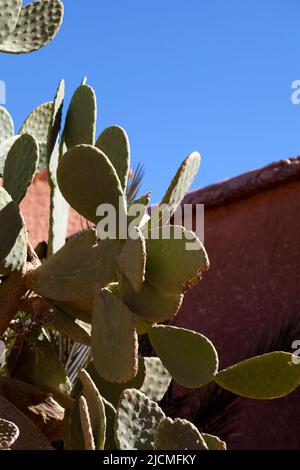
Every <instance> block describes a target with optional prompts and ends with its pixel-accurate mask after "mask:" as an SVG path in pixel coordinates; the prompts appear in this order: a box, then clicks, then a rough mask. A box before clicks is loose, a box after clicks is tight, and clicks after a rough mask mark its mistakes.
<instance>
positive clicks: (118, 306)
mask: <svg viewBox="0 0 300 470" xmlns="http://www.w3.org/2000/svg"><path fill="white" fill-rule="evenodd" d="M92 354H93V359H94V366H95V367H96V369H97V371H98V373H99V374H100V375H101V376H102V377H103V378H104V379H105V380H107V381H108V382H113V383H114V382H115V383H126V382H128V380H131V379H133V378H134V377H135V376H136V375H137V372H138V336H137V332H136V329H135V322H134V318H133V314H132V312H131V311H130V310H129V308H128V307H127V306H126V305H125V304H124V303H123V302H122V300H121V299H119V298H118V297H116V296H115V295H113V294H111V293H110V292H109V291H108V290H107V289H103V290H102V291H101V292H98V293H97V294H96V298H95V304H94V310H93V321H92Z"/></svg>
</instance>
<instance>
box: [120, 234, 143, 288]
mask: <svg viewBox="0 0 300 470" xmlns="http://www.w3.org/2000/svg"><path fill="white" fill-rule="evenodd" d="M132 232H133V233H134V234H135V235H134V238H128V239H127V240H126V243H125V244H124V246H123V249H122V251H121V254H120V257H119V267H120V269H121V271H122V273H123V274H124V275H125V276H126V278H127V279H128V280H129V282H130V283H131V285H132V287H133V288H134V290H135V291H137V292H138V291H139V290H140V289H141V287H142V284H143V282H144V280H145V270H146V241H145V238H144V236H143V234H142V233H141V231H140V230H139V229H138V228H134V229H133V230H132Z"/></svg>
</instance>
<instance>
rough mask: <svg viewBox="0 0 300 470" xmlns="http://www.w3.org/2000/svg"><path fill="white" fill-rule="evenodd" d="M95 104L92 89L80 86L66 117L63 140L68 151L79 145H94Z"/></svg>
mask: <svg viewBox="0 0 300 470" xmlns="http://www.w3.org/2000/svg"><path fill="white" fill-rule="evenodd" d="M96 119H97V103H96V96H95V92H94V90H93V88H91V87H90V86H88V85H85V84H83V85H80V87H79V88H77V90H76V91H75V93H74V95H73V97H72V100H71V103H70V106H69V109H68V113H67V117H66V125H65V130H64V140H65V143H66V146H67V148H68V149H71V148H73V147H75V146H77V145H80V144H89V145H94V143H95V133H96Z"/></svg>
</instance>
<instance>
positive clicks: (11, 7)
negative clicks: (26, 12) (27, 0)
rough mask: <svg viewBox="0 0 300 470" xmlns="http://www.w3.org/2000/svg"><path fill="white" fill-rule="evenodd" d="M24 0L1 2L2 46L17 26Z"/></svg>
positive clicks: (0, 37) (0, 27)
mask: <svg viewBox="0 0 300 470" xmlns="http://www.w3.org/2000/svg"><path fill="white" fill-rule="evenodd" d="M21 8H22V0H0V11H1V16H0V44H1V43H2V42H3V41H5V39H6V38H7V37H8V36H9V35H10V34H11V33H12V32H13V30H14V29H15V27H16V26H17V22H18V18H19V14H20V11H21Z"/></svg>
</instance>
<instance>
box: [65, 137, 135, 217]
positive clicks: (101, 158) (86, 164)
mask: <svg viewBox="0 0 300 470" xmlns="http://www.w3.org/2000/svg"><path fill="white" fill-rule="evenodd" d="M57 179H58V184H59V188H60V190H61V192H62V195H63V196H64V198H65V199H66V201H67V202H68V203H69V204H70V206H71V207H73V209H75V210H76V211H77V212H79V214H80V215H82V216H83V217H85V218H86V219H88V220H90V221H91V222H94V223H97V221H99V220H100V216H97V215H96V214H97V209H98V207H99V206H100V205H101V204H111V205H112V206H113V207H114V208H116V210H117V208H119V206H120V211H122V212H123V213H124V214H126V202H125V197H124V194H123V190H122V187H121V184H120V181H119V178H118V175H117V173H116V171H115V169H114V167H113V166H112V164H111V163H110V161H109V159H108V158H107V157H106V156H105V155H104V153H103V152H101V151H100V150H98V149H97V148H96V147H92V146H90V145H78V146H77V147H74V148H72V149H71V150H69V151H68V152H67V153H65V154H64V155H63V156H62V158H61V159H60V162H59V165H58V171H57ZM117 212H118V211H117Z"/></svg>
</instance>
